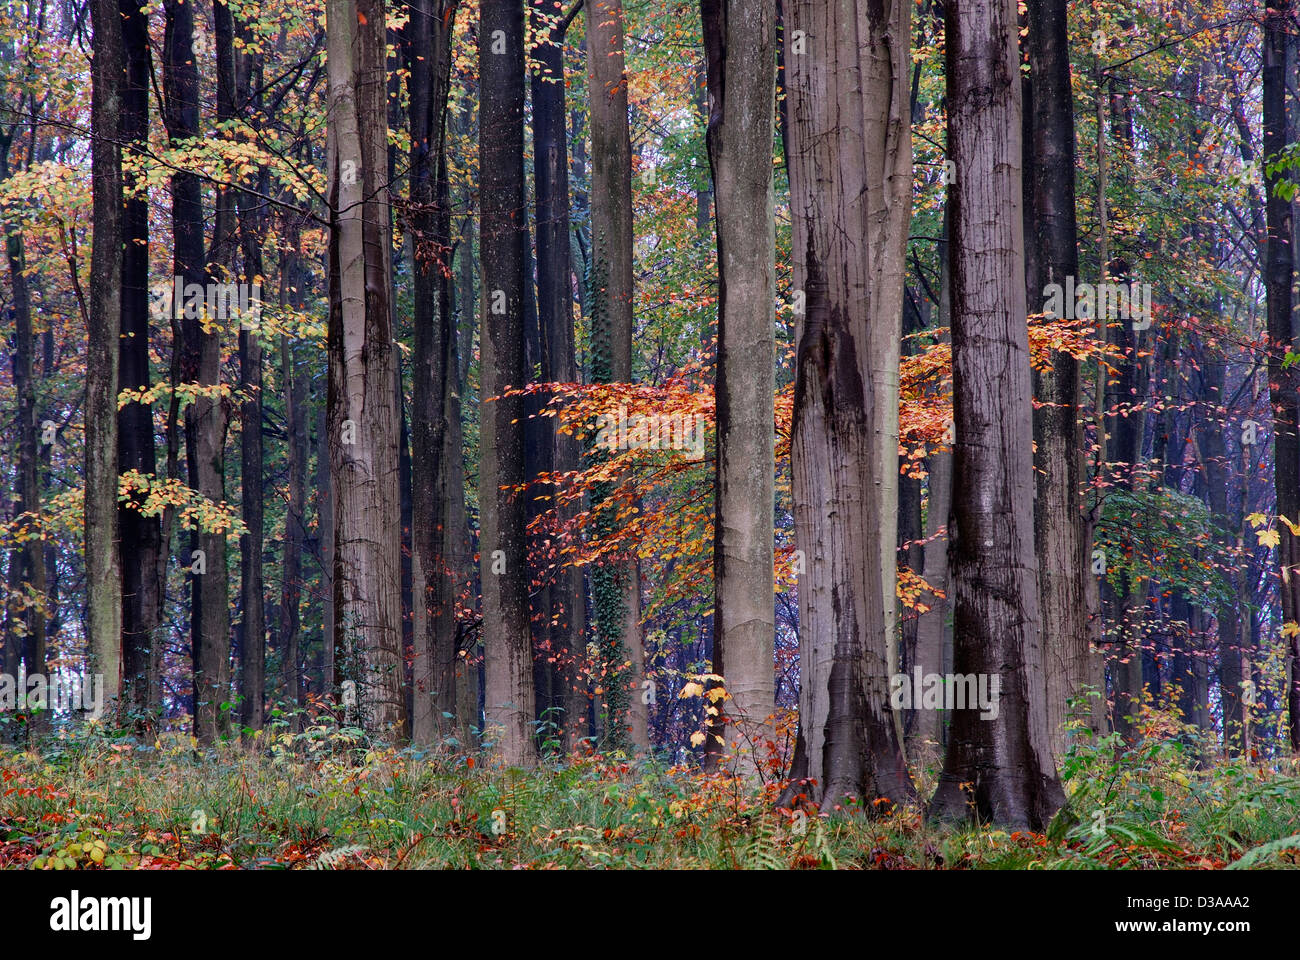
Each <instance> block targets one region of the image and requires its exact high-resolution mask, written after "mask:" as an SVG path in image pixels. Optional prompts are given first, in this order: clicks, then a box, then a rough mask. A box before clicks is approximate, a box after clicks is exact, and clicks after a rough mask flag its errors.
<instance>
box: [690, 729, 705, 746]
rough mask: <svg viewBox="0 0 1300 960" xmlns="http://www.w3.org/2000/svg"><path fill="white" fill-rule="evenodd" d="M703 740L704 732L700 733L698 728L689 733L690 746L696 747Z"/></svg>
mask: <svg viewBox="0 0 1300 960" xmlns="http://www.w3.org/2000/svg"><path fill="white" fill-rule="evenodd" d="M704 740H705V736H704V734H702V733H701V732H700V731H698V730H696V731H695V732H694V733H692V734H691V746H692V747H698V746H699V745H700V744H702V743H703V742H704Z"/></svg>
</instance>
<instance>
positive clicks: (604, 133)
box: [575, 0, 650, 749]
mask: <svg viewBox="0 0 1300 960" xmlns="http://www.w3.org/2000/svg"><path fill="white" fill-rule="evenodd" d="M585 13H586V18H587V34H586V45H587V84H588V90H589V95H590V97H591V120H590V122H591V197H590V202H591V264H590V268H589V270H588V299H589V302H588V304H587V312H588V322H589V329H590V331H591V379H592V381H593V382H595V383H629V382H631V380H632V329H633V319H632V296H633V287H632V284H633V279H632V143H631V138H630V134H629V131H628V118H627V117H628V114H627V109H628V108H627V77H626V75H625V73H624V55H623V29H624V27H623V0H589V2H588V3H587V4H586V6H585ZM576 160H577V156H576V154H575V161H576ZM598 493H599V492H598ZM592 499H593V507H595V506H597V505H598V504H599V503H600V501H601V499H602V498H601V497H600V496H599V495H595V496H593V498H592ZM592 590H593V593H594V595H595V597H596V604H595V614H596V629H597V633H598V635H599V638H600V646H601V655H602V657H603V659H604V664H605V669H606V670H607V671H608V675H607V677H606V691H605V696H606V701H607V702H608V704H609V710H608V712H609V723H608V725H607V727H606V731H607V735H608V737H609V738H610V739H611V742H612V743H614V744H619V743H620V741H622V740H624V739H626V741H627V743H628V744H630V745H631V746H632V747H633V748H635V749H645V748H646V747H647V746H648V745H649V742H650V741H649V731H648V729H647V726H646V719H647V711H646V705H645V704H643V703H642V702H641V700H642V698H641V690H642V688H641V684H642V677H643V675H644V672H645V671H644V652H643V650H642V637H641V565H640V562H639V561H638V560H637V558H636V557H630V558H620V559H618V560H616V561H612V562H610V563H606V564H604V565H602V566H599V567H597V568H596V569H595V570H593V571H592ZM625 662H626V663H630V664H631V666H630V667H629V668H622V667H621V665H622V664H623V663H625Z"/></svg>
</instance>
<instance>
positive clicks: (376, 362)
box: [327, 0, 406, 737]
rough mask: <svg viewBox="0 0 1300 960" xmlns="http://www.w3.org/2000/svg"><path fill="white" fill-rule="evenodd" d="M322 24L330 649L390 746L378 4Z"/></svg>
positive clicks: (392, 550)
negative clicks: (339, 656) (325, 57)
mask: <svg viewBox="0 0 1300 960" xmlns="http://www.w3.org/2000/svg"><path fill="white" fill-rule="evenodd" d="M327 16H328V24H329V26H328V30H327V46H328V53H329V100H330V105H329V141H330V159H329V167H330V200H331V204H330V206H331V218H330V220H331V222H330V270H329V274H330V297H329V301H330V323H329V361H330V367H329V373H330V376H329V425H328V442H329V450H330V468H331V469H330V473H331V477H330V481H331V486H332V488H333V491H332V492H333V496H334V510H335V516H334V584H333V587H334V608H335V611H334V616H335V622H334V629H335V633H336V641H335V647H336V650H337V649H338V648H339V647H340V645H341V647H342V650H343V651H344V652H345V658H346V662H345V664H344V665H343V666H344V674H345V677H346V679H350V680H352V681H353V682H354V683H355V684H356V688H355V689H356V700H357V707H358V711H359V713H358V715H359V717H360V719H361V721H362V722H363V724H364V725H365V727H366V729H367V730H368V731H370V732H371V733H373V734H376V735H379V736H384V737H398V736H401V735H402V732H403V730H404V728H405V721H406V698H405V695H404V693H403V680H404V670H403V665H402V662H403V661H402V597H401V539H400V537H401V526H400V516H399V510H400V505H399V490H398V465H397V445H398V413H397V410H396V409H395V406H394V397H393V392H394V391H393V382H394V381H393V378H394V363H395V357H394V355H393V329H392V316H391V312H390V310H389V291H390V289H391V286H390V283H389V277H390V276H391V267H390V242H389V217H388V188H387V177H388V159H387V148H388V138H387V126H388V123H387V118H388V113H387V109H386V101H387V89H386V86H385V82H384V81H385V42H386V35H385V27H384V4H383V0H330V2H329V4H328V6H327Z"/></svg>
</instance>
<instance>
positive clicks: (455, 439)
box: [406, 0, 466, 743]
mask: <svg viewBox="0 0 1300 960" xmlns="http://www.w3.org/2000/svg"><path fill="white" fill-rule="evenodd" d="M456 7H457V4H456V2H454V0H436V2H430V0H416V2H414V3H412V4H411V19H410V21H409V23H408V25H407V28H406V37H407V51H408V56H407V59H408V61H409V63H410V77H409V79H408V82H407V84H408V90H409V93H410V130H411V169H410V174H409V177H410V199H411V226H412V231H413V245H412V249H413V251H414V258H415V264H414V270H415V297H414V307H415V358H414V369H413V384H414V390H413V403H412V417H411V446H412V451H411V452H412V457H411V465H412V484H411V486H412V489H411V499H412V508H413V522H412V527H413V531H412V533H413V538H414V544H415V549H414V550H413V551H412V563H413V571H412V578H413V580H414V584H415V586H414V592H415V598H414V606H415V610H414V613H415V623H414V644H415V665H414V683H415V691H414V703H415V712H414V716H413V717H412V718H411V724H412V731H411V732H412V737H413V738H414V739H415V741H416V742H417V743H430V742H432V741H433V740H434V738H435V735H436V734H439V733H441V734H443V735H446V734H448V733H450V732H451V730H452V729H454V721H455V718H456V659H457V656H456V655H457V652H458V651H457V646H456V639H457V636H456V615H455V609H456V601H457V595H458V592H459V586H460V582H461V580H462V579H463V575H464V570H463V569H462V565H463V564H464V562H465V560H466V557H465V552H466V550H465V546H464V544H463V542H462V541H463V531H462V527H461V525H460V524H458V523H456V522H455V518H454V516H453V501H454V500H455V499H456V498H457V492H458V491H459V490H460V488H461V485H462V484H463V480H462V478H461V477H462V472H463V465H462V459H461V458H462V454H461V430H460V398H459V388H460V378H459V360H458V341H457V325H456V319H455V317H454V316H453V314H452V304H451V262H450V258H451V211H450V197H449V195H448V189H449V188H448V184H447V146H446V142H447V99H448V92H449V84H450V76H451V33H452V28H453V26H454V21H455V14H456ZM459 497H460V498H462V499H463V492H460V493H459ZM462 509H463V507H462Z"/></svg>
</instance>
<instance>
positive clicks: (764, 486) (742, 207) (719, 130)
mask: <svg viewBox="0 0 1300 960" xmlns="http://www.w3.org/2000/svg"><path fill="white" fill-rule="evenodd" d="M700 9H701V14H702V20H703V24H704V43H705V51H706V58H707V62H708V86H709V124H708V151H709V165H710V167H711V169H712V175H713V176H712V179H713V185H714V195H715V197H716V198H717V199H716V203H717V208H716V209H717V223H718V229H717V237H718V240H717V246H718V364H717V388H716V389H717V426H718V454H717V459H716V474H715V476H716V493H715V497H716V507H715V513H714V527H713V529H714V539H713V577H714V589H715V591H716V598H715V601H714V606H713V624H714V637H713V644H714V647H713V650H714V653H713V670H714V672H715V673H717V674H721V675H722V676H723V677H724V679H725V681H726V689H727V693H728V694H729V698H728V701H727V703H726V704H725V705H724V707H723V709H724V713H725V716H726V718H727V723H726V733H725V737H726V740H727V746H728V749H729V750H730V751H731V752H733V753H736V754H741V756H742V764H741V769H748V770H750V771H752V772H756V769H757V767H758V764H759V763H760V762H761V759H762V756H763V753H762V751H763V750H764V749H765V748H766V746H767V743H768V742H769V740H771V738H772V730H771V727H770V725H769V722H768V719H769V717H771V716H772V714H773V712H774V710H775V708H776V705H775V700H774V696H775V694H774V689H773V688H774V672H773V666H772V655H773V644H774V633H775V629H776V614H775V611H774V608H773V604H772V596H773V594H774V593H775V590H774V589H773V573H772V553H773V547H772V517H773V511H774V509H775V502H774V489H773V478H774V476H775V472H776V463H775V456H774V437H773V431H772V414H773V394H774V392H775V387H776V383H775V372H774V364H775V359H776V349H775V342H774V330H775V327H776V318H775V302H776V273H775V268H774V263H775V258H776V249H775V245H776V240H775V221H774V218H773V198H772V192H773V186H772V122H773V97H774V93H775V89H776V42H775V35H776V3H775V0H703V2H702V3H701V5H700Z"/></svg>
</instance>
